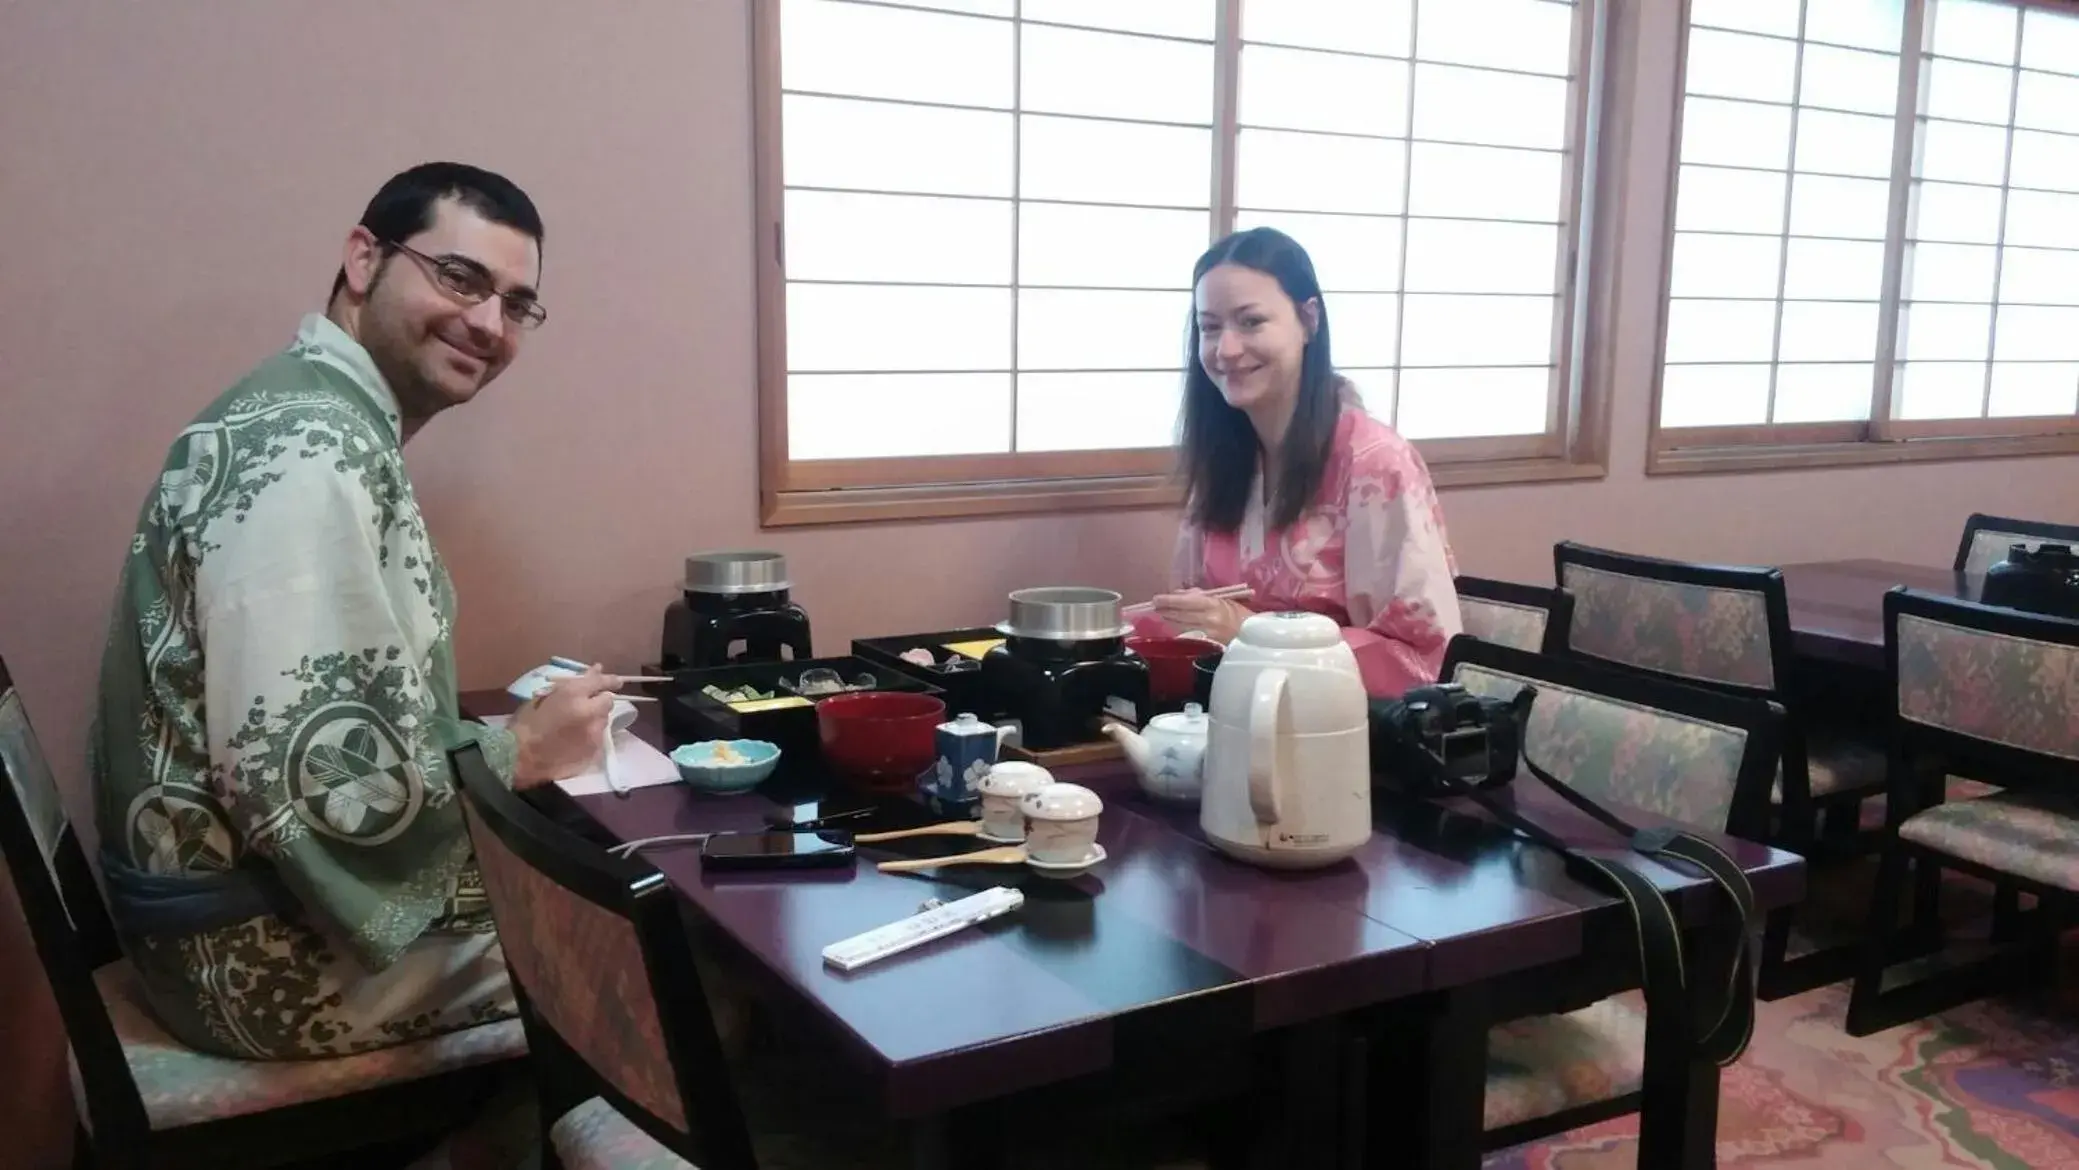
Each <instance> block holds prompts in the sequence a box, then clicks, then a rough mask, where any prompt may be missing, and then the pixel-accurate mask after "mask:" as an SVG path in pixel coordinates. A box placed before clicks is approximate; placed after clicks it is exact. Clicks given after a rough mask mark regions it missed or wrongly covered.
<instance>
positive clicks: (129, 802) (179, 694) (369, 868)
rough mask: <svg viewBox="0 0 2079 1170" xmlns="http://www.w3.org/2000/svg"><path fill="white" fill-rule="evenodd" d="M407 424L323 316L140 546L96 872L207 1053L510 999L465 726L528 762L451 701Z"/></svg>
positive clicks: (185, 454)
mask: <svg viewBox="0 0 2079 1170" xmlns="http://www.w3.org/2000/svg"><path fill="white" fill-rule="evenodd" d="M400 421H401V420H400V416H399V412H398V407H397V401H396V399H395V397H394V396H393V395H392V394H391V392H390V390H389V388H388V386H387V385H385V383H384V381H383V379H382V376H381V375H380V374H379V373H378V372H377V370H376V368H375V365H374V363H373V362H372V361H371V360H370V358H369V356H368V353H367V351H366V350H364V349H363V348H362V347H361V346H360V345H359V344H358V343H356V342H355V341H354V340H353V339H352V338H351V337H349V336H348V335H347V334H346V333H345V332H344V331H343V330H341V329H340V328H339V327H338V326H336V325H334V324H333V323H332V322H330V321H328V320H327V319H325V318H324V317H322V316H319V315H316V314H313V315H311V316H309V317H306V318H305V319H304V321H303V323H302V327H301V328H300V330H299V331H298V334H297V338H296V341H295V344H294V345H292V346H291V347H290V348H289V349H288V350H286V351H285V352H283V353H280V354H277V355H275V356H274V357H273V358H270V359H269V360H268V361H266V362H264V363H263V364H261V365H260V366H259V367H258V368H257V369H256V370H254V371H253V372H252V373H251V374H249V375H248V376H247V377H246V378H245V379H244V380H243V381H241V382H239V383H238V384H237V385H236V386H234V387H232V388H231V389H230V390H229V391H228V392H226V393H225V394H224V395H223V396H222V397H220V398H219V399H217V401H216V402H215V403H213V404H212V405H211V406H210V407H209V408H208V409H207V410H205V411H204V412H203V413H202V415H201V416H200V417H199V418H198V419H197V420H196V421H195V422H194V423H193V424H192V425H190V426H189V427H188V428H187V429H186V430H185V431H183V432H182V433H181V435H180V437H179V438H178V439H177V440H176V441H175V442H174V444H173V447H172V450H171V452H170V453H169V455H168V457H167V460H166V463H165V467H164V469H163V470H162V472H161V474H160V476H159V482H158V485H157V487H156V488H155V489H154V490H153V492H152V493H151V495H150V496H149V497H148V498H147V500H146V501H145V504H144V507H143V510H142V515H141V516H140V518H139V521H138V527H137V533H136V536H135V537H134V538H133V539H132V541H131V543H130V550H129V555H128V557H127V558H126V560H125V562H124V567H123V575H122V584H121V586H120V589H119V591H118V594H117V597H116V602H115V606H114V614H113V617H112V621H111V626H110V631H109V640H108V646H107V650H106V654H105V657H104V659H103V661H102V668H101V691H100V710H99V714H98V717H97V719H96V721H95V728H94V733H93V736H92V740H91V743H90V754H91V769H92V774H93V783H94V793H95V801H96V813H97V820H98V824H99V826H100V831H101V841H102V859H103V868H104V871H105V872H106V873H107V874H108V876H109V887H110V903H111V909H112V911H113V914H114V917H115V919H116V921H117V925H118V929H119V931H120V932H121V933H122V935H123V939H124V945H125V949H126V950H127V951H128V952H129V955H130V958H131V960H132V961H133V962H134V963H135V965H136V966H137V968H138V971H139V973H140V974H141V975H142V977H143V982H144V985H145V987H146V988H147V990H148V993H149V995H150V999H151V1004H152V1007H153V1010H154V1011H155V1012H157V1013H158V1015H159V1016H160V1018H161V1022H162V1023H164V1024H165V1025H166V1027H167V1029H168V1030H169V1031H171V1032H172V1033H173V1034H174V1035H175V1036H176V1037H178V1038H179V1039H181V1040H182V1041H183V1042H184V1043H187V1044H190V1045H193V1046H195V1047H197V1048H200V1049H203V1050H206V1051H211V1052H216V1053H220V1054H223V1055H227V1056H237V1057H252V1058H261V1059H280V1058H293V1057H308V1056H323V1055H336V1054H343V1053H347V1052H354V1051H360V1050H364V1049H369V1048H378V1047H383V1046H386V1045H391V1044H397V1043H400V1042H403V1041H407V1040H412V1039H417V1038H419V1037H422V1036H426V1035H430V1034H433V1033H437V1032H442V1031H447V1030H450V1029H453V1028H458V1027H463V1026H467V1025H469V1024H474V1023H479V1022H482V1021H485V1020H488V1019H494V1018H499V1017H502V1016H506V1015H510V1014H511V1013H512V1011H513V1002H512V992H511V989H510V985H509V984H508V982H507V979H506V974H505V960H504V956H503V954H502V953H501V952H500V950H499V947H498V941H497V936H496V934H495V933H494V932H493V928H492V925H491V918H490V912H489V907H488V905H487V904H486V903H485V901H484V899H483V892H482V887H481V882H480V881H479V880H478V878H477V874H476V868H475V865H474V863H473V861H472V859H471V856H470V848H469V841H468V837H467V834H466V832H465V830H464V827H463V823H462V817H461V809H460V807H459V805H458V804H457V801H456V793H455V785H454V783H453V779H452V777H451V775H450V772H449V768H448V765H447V759H446V752H447V750H448V749H449V748H451V747H454V746H457V745H458V744H461V743H463V742H466V741H471V740H474V741H476V742H479V743H481V744H482V745H483V748H484V752H485V754H486V757H487V758H488V759H489V760H490V761H491V763H492V764H493V766H494V767H496V768H497V769H498V770H499V772H500V773H501V774H502V775H505V776H507V777H510V775H511V773H512V762H513V741H512V737H511V734H510V733H509V732H506V731H503V730H493V729H490V728H486V727H483V726H480V725H477V724H474V723H467V722H464V721H463V720H462V719H461V717H460V712H459V709H458V703H457V696H456V682H455V669H454V657H453V649H452V646H451V636H452V632H453V624H454V612H455V599H454V589H453V585H452V583H451V582H450V580H449V578H448V574H447V571H446V569H445V567H444V566H443V565H442V563H441V561H440V558H439V556H438V554H437V553H436V552H435V551H434V548H433V544H432V542H431V540H430V539H429V538H428V536H427V533H426V525H425V521H424V519H423V518H422V517H421V515H420V513H419V507H418V502H417V500H416V498H415V497H414V496H413V494H412V487H411V482H410V480H409V479H408V478H406V475H405V468H404V457H403V451H402V445H401V444H402V432H401V429H400ZM139 888H143V889H147V890H149V891H152V892H151V893H150V894H149V895H148V896H144V897H132V896H127V895H126V891H130V890H135V889H139ZM167 906H173V907H177V908H178V909H179V910H180V912H181V913H180V914H176V915H175V916H174V917H173V918H172V919H169V918H167V917H166V916H165V914H164V913H160V912H159V911H160V910H163V908H164V907H167ZM169 923H170V925H169Z"/></svg>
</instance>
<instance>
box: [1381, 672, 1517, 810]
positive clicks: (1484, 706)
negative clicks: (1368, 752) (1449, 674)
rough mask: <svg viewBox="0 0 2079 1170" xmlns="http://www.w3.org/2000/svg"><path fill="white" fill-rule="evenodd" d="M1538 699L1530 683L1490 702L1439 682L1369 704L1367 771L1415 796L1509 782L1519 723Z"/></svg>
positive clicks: (1495, 785)
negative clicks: (1510, 695) (1369, 763)
mask: <svg viewBox="0 0 2079 1170" xmlns="http://www.w3.org/2000/svg"><path fill="white" fill-rule="evenodd" d="M1536 698H1537V690H1536V688H1534V687H1528V686H1526V687H1524V688H1523V689H1522V690H1520V691H1518V692H1516V697H1515V698H1514V699H1494V698H1488V697H1486V696H1482V695H1475V694H1473V693H1471V692H1469V691H1467V690H1466V689H1465V688H1464V687H1463V686H1461V685H1459V684H1458V683H1438V684H1436V685H1435V686H1427V687H1416V688H1415V689H1413V690H1411V691H1409V692H1408V693H1407V694H1405V695H1402V696H1401V697H1400V698H1398V699H1378V700H1374V701H1373V702H1372V705H1371V729H1372V770H1373V771H1374V773H1376V774H1378V775H1380V776H1382V777H1384V778H1386V779H1387V780H1389V781H1391V782H1393V783H1394V784H1395V785H1397V786H1398V787H1400V788H1403V789H1405V790H1407V791H1409V792H1414V793H1420V794H1432V793H1441V792H1448V791H1450V790H1451V789H1453V788H1458V787H1463V786H1465V785H1468V784H1469V785H1471V786H1473V787H1475V788H1494V787H1499V786H1501V785H1504V784H1507V783H1508V782H1509V781H1511V780H1513V779H1515V777H1516V762H1517V760H1519V759H1520V758H1522V755H1523V726H1524V723H1525V721H1526V720H1527V719H1528V718H1529V716H1530V705H1531V703H1532V702H1533V701H1535V700H1536ZM1447 781H1455V782H1456V783H1446V782H1447Z"/></svg>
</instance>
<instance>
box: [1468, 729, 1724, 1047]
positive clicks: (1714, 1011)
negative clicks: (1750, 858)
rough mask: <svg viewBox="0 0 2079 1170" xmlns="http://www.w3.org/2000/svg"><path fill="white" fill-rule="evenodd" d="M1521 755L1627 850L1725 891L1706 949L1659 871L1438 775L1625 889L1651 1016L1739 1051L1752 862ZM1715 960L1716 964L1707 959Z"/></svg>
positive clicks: (1589, 874) (1610, 886) (1587, 871)
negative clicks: (1615, 808) (1723, 913)
mask: <svg viewBox="0 0 2079 1170" xmlns="http://www.w3.org/2000/svg"><path fill="white" fill-rule="evenodd" d="M1522 759H1523V763H1524V766H1525V767H1526V768H1527V769H1528V770H1529V772H1530V774H1531V775H1532V776H1535V777H1537V779H1538V780H1539V781H1540V782H1541V783H1543V784H1544V785H1545V786H1546V787H1547V788H1550V789H1551V790H1552V791H1554V792H1556V793H1558V794H1559V795H1560V797H1561V798H1563V799H1564V800H1566V802H1567V803H1569V804H1571V805H1573V806H1574V807H1575V808H1578V809H1580V810H1581V811H1582V812H1584V813H1586V814H1588V815H1589V816H1590V817H1592V818H1594V819H1595V820H1597V821H1599V822H1601V823H1602V824H1604V825H1606V826H1608V827H1609V828H1610V829H1611V830H1612V831H1613V832H1615V833H1616V834H1617V835H1618V836H1619V837H1621V838H1623V839H1624V841H1625V842H1626V844H1627V845H1628V846H1629V848H1630V854H1628V855H1627V856H1630V855H1637V856H1643V857H1649V858H1652V859H1653V860H1655V861H1658V862H1661V863H1662V864H1666V865H1670V866H1674V867H1677V868H1680V867H1681V866H1683V865H1687V866H1691V867H1694V868H1695V869H1698V870H1701V871H1703V873H1704V874H1705V875H1706V876H1708V877H1709V878H1710V879H1711V881H1712V882H1713V883H1714V884H1716V885H1717V886H1718V887H1719V888H1720V889H1722V890H1724V891H1725V894H1726V897H1728V898H1729V899H1731V901H1732V904H1733V906H1734V908H1735V909H1736V910H1737V911H1738V913H1737V915H1736V916H1735V917H1734V918H1733V919H1731V920H1729V921H1727V923H1726V925H1725V926H1723V927H1722V928H1715V929H1713V930H1712V931H1710V932H1709V934H1708V935H1707V936H1705V938H1706V940H1707V945H1706V946H1704V947H1702V948H1701V949H1702V950H1703V952H1704V953H1703V954H1701V955H1695V954H1690V953H1688V951H1689V948H1688V947H1687V946H1686V945H1685V943H1684V940H1683V937H1682V926H1681V922H1680V920H1679V919H1678V918H1677V916H1676V914H1675V909H1674V907H1673V906H1672V905H1670V904H1669V903H1668V900H1667V896H1666V895H1665V894H1663V893H1662V892H1661V891H1660V888H1659V886H1657V885H1655V884H1654V882H1653V879H1651V878H1649V877H1647V876H1646V875H1645V874H1643V873H1641V872H1639V870H1637V869H1636V868H1634V867H1633V866H1632V865H1630V864H1628V863H1626V862H1624V861H1620V860H1618V859H1617V858H1613V857H1595V856H1591V855H1589V854H1587V853H1583V852H1581V851H1579V850H1578V849H1576V848H1574V847H1573V846H1570V845H1568V844H1567V843H1566V842H1565V841H1563V840H1561V839H1560V838H1559V837H1558V835H1557V834H1554V833H1552V832H1551V831H1550V830H1548V829H1545V828H1544V827H1543V826H1540V825H1538V824H1537V823H1535V822H1533V821H1531V820H1529V819H1528V818H1526V817H1525V816H1523V814H1521V813H1519V812H1517V811H1516V809H1515V808H1513V807H1512V806H1511V802H1509V801H1506V800H1504V799H1501V798H1499V797H1498V796H1497V795H1496V791H1495V790H1493V789H1483V788H1481V787H1478V786H1475V785H1473V784H1471V783H1468V782H1466V781H1464V780H1460V779H1458V778H1456V777H1451V776H1443V775H1436V776H1433V780H1435V781H1436V782H1437V783H1438V784H1439V785H1440V786H1441V787H1442V788H1443V789H1444V790H1445V791H1447V792H1449V793H1451V794H1453V795H1458V796H1465V797H1470V798H1471V799H1472V800H1473V801H1474V802H1476V803H1478V804H1479V805H1480V807H1481V808H1484V809H1486V810H1487V812H1488V813H1489V814H1490V815H1492V816H1493V817H1494V818H1495V819H1496V820H1499V821H1501V822H1502V823H1503V824H1505V825H1508V826H1509V827H1511V828H1513V829H1515V830H1517V831H1518V832H1520V833H1522V834H1523V835H1524V836H1526V837H1529V838H1530V839H1531V840H1533V841H1535V842H1537V843H1538V844H1540V845H1543V846H1545V847H1546V848H1548V849H1550V850H1552V851H1553V852H1555V853H1558V854H1559V855H1560V856H1561V857H1562V858H1564V859H1565V861H1566V864H1567V868H1568V870H1569V872H1571V873H1573V874H1574V875H1575V876H1576V877H1579V878H1581V879H1582V880H1584V881H1587V882H1589V883H1590V884H1593V885H1596V886H1598V887H1600V888H1602V889H1604V890H1607V891H1610V892H1611V893H1614V894H1615V895H1616V896H1618V897H1619V898H1622V899H1623V901H1624V904H1625V906H1626V907H1627V908H1629V910H1630V911H1631V917H1632V921H1633V924H1634V925H1635V927H1636V929H1637V935H1638V940H1639V983H1640V987H1641V989H1642V990H1643V991H1644V993H1645V998H1646V1011H1647V1015H1648V1018H1649V1019H1657V1020H1680V1021H1682V1022H1683V1023H1684V1025H1685V1026H1686V1028H1687V1036H1686V1037H1685V1039H1686V1041H1687V1043H1688V1045H1689V1046H1690V1047H1691V1049H1692V1050H1693V1051H1695V1052H1696V1053H1697V1054H1698V1055H1700V1056H1705V1057H1708V1058H1710V1059H1711V1060H1712V1061H1713V1062H1715V1063H1717V1064H1718V1065H1720V1066H1721V1067H1722V1066H1724V1065H1729V1064H1731V1063H1732V1062H1733V1061H1735V1060H1738V1059H1739V1057H1740V1054H1741V1053H1742V1052H1744V1051H1746V1049H1747V1043H1748V1041H1749V1040H1750V1039H1751V1038H1752V1037H1753V1035H1754V991H1755V987H1754V958H1753V954H1752V944H1753V938H1754V934H1755V931H1756V930H1757V929H1758V927H1759V925H1760V921H1759V914H1758V911H1757V909H1756V906H1755V900H1754V887H1753V885H1752V884H1751V883H1750V882H1748V880H1747V875H1746V873H1745V871H1743V870H1742V869H1741V868H1740V865H1739V863H1738V862H1737V861H1734V860H1733V859H1732V858H1731V857H1730V856H1728V855H1727V854H1726V853H1725V851H1724V850H1722V849H1719V848H1718V847H1717V846H1715V845H1713V844H1711V843H1710V842H1709V841H1706V840H1704V839H1703V838H1701V837H1698V836H1697V835H1695V834H1693V833H1688V832H1684V831H1682V830H1680V829H1674V828H1649V829H1640V828H1638V827H1636V826H1634V825H1632V824H1630V823H1629V822H1627V821H1625V820H1624V819H1623V818H1622V817H1619V816H1617V815H1616V814H1615V813H1613V812H1611V811H1610V810H1608V809H1606V808H1604V807H1602V806H1601V805H1599V804H1597V803H1596V802H1595V801H1593V800H1591V799H1589V798H1588V797H1587V796H1584V795H1582V794H1581V793H1579V792H1576V791H1575V790H1574V789H1573V788H1571V787H1569V786H1568V785H1566V784H1565V783H1564V782H1562V781H1560V780H1559V779H1558V778H1557V777H1555V776H1553V775H1552V774H1551V773H1550V772H1547V771H1546V770H1545V769H1543V768H1541V767H1539V766H1538V765H1537V763H1536V762H1535V761H1533V760H1532V759H1531V758H1530V756H1529V754H1528V752H1526V753H1525V754H1524V755H1523V757H1522ZM1707 964H1708V967H1709V969H1705V967H1706V965H1707Z"/></svg>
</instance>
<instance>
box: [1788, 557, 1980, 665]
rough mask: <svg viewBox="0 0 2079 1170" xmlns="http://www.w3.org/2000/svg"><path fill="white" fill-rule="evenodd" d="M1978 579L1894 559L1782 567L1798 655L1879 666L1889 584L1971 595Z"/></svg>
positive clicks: (1890, 587)
mask: <svg viewBox="0 0 2079 1170" xmlns="http://www.w3.org/2000/svg"><path fill="white" fill-rule="evenodd" d="M1980 581H1981V578H1978V577H1975V576H1967V575H1965V574H1963V573H1958V572H1956V571H1954V570H1952V569H1941V568H1931V567H1929V566H1926V565H1906V564H1899V563H1896V562H1893V561H1871V560H1851V561H1816V562H1811V563H1808V564H1799V565H1785V566H1783V588H1784V593H1785V594H1786V599H1787V600H1788V601H1789V603H1790V628H1791V634H1792V637H1793V639H1794V640H1795V642H1796V645H1797V651H1798V653H1799V654H1801V655H1803V656H1805V657H1808V658H1818V659H1823V660H1826V661H1832V662H1839V663H1843V664H1845V665H1849V666H1855V667H1860V668H1864V669H1868V670H1883V669H1884V595H1885V594H1886V593H1887V592H1889V591H1890V590H1891V589H1892V588H1893V587H1894V586H1898V585H1904V586H1907V587H1908V588H1912V589H1919V590H1924V591H1926V592H1929V593H1938V594H1942V595H1944V596H1948V597H1960V598H1963V599H1965V600H1975V599H1976V597H1977V595H1978V587H1979V584H1980Z"/></svg>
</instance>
